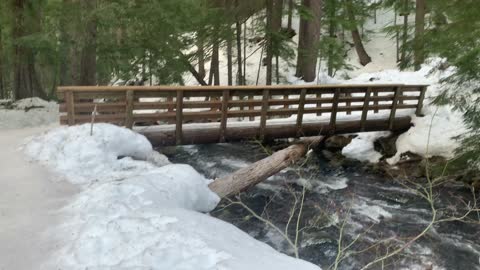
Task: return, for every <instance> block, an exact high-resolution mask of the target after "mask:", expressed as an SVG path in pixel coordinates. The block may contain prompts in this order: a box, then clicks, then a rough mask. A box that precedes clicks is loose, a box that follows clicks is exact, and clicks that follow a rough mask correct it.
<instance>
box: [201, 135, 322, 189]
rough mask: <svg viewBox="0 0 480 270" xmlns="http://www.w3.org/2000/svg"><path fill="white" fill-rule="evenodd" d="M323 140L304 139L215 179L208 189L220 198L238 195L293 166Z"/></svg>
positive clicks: (319, 137) (315, 138)
mask: <svg viewBox="0 0 480 270" xmlns="http://www.w3.org/2000/svg"><path fill="white" fill-rule="evenodd" d="M323 138H324V137H323V136H318V137H309V138H304V139H302V140H300V141H298V142H296V143H295V144H293V145H291V146H289V147H287V148H285V149H283V150H280V151H278V152H275V153H274V154H272V155H271V156H269V157H267V158H264V159H262V160H260V161H257V162H255V163H253V164H252V165H250V166H247V167H245V168H242V169H240V170H238V171H236V172H234V173H232V174H230V175H228V176H226V177H222V178H219V179H216V180H215V181H213V182H212V183H211V184H210V185H209V188H210V189H211V190H212V191H213V192H215V193H217V195H218V196H220V198H224V197H227V196H230V195H234V194H238V193H240V192H242V191H244V190H246V189H248V188H250V187H252V186H255V185H256V184H258V183H260V182H262V181H263V180H265V179H267V178H268V177H270V176H272V175H274V174H276V173H278V172H280V171H281V170H283V169H285V168H286V167H288V166H290V165H292V164H294V163H295V162H297V161H298V160H300V159H301V158H302V157H303V156H305V155H306V154H307V152H308V150H309V149H310V148H313V147H315V146H317V145H318V144H319V143H320V142H321V141H322V140H323Z"/></svg>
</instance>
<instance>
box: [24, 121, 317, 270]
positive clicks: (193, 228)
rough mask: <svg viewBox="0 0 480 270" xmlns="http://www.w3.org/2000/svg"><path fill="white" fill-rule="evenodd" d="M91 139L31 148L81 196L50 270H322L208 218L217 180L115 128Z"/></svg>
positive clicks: (65, 138)
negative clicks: (211, 186)
mask: <svg viewBox="0 0 480 270" xmlns="http://www.w3.org/2000/svg"><path fill="white" fill-rule="evenodd" d="M89 133H90V125H82V126H76V127H70V128H68V127H61V128H58V129H55V130H53V131H50V132H48V133H46V134H43V135H41V136H38V137H36V138H34V139H33V140H32V141H31V142H30V143H29V144H28V145H27V146H26V148H25V151H26V153H28V154H29V155H30V157H32V159H34V160H36V161H39V162H40V163H42V164H44V165H46V166H48V167H50V168H51V169H53V170H55V171H57V172H59V173H61V174H63V175H65V176H66V179H67V180H68V181H71V182H72V183H73V184H77V185H80V187H81V190H82V191H81V192H80V193H79V194H78V195H77V196H75V198H74V199H73V201H72V203H71V204H69V205H68V206H67V207H65V208H64V210H63V211H65V214H66V216H69V217H70V219H69V220H67V221H66V222H65V224H63V225H62V226H61V227H59V228H55V230H53V231H54V233H55V234H59V235H61V236H62V238H64V239H68V240H67V241H66V242H67V243H66V245H65V246H64V247H62V248H61V249H60V250H59V251H58V254H56V256H53V257H52V258H53V259H54V260H52V261H49V262H48V264H47V265H46V268H47V269H48V268H50V267H55V268H67V269H85V268H101V269H118V268H125V267H127V268H149V269H268V268H272V267H273V268H274V269H293V268H295V269H318V267H316V266H314V265H312V264H310V263H307V262H304V261H301V260H297V259H295V258H292V257H288V256H286V255H283V254H281V253H279V252H277V251H275V250H274V249H273V248H271V247H270V246H268V245H266V244H264V243H261V242H259V241H257V240H255V239H253V238H252V237H250V236H249V235H248V234H246V233H244V232H242V231H241V230H239V229H237V228H236V227H234V226H233V225H231V224H228V223H226V222H223V221H220V220H218V219H215V218H213V217H210V216H209V215H208V214H203V213H202V212H208V211H210V210H212V209H214V208H215V207H216V205H217V203H218V202H219V198H218V196H216V194H214V193H213V192H211V191H210V190H209V189H208V186H207V185H208V183H209V182H210V180H208V179H205V178H204V177H203V176H202V175H200V174H199V173H198V172H196V171H195V170H194V169H193V168H192V167H190V166H189V165H181V164H166V163H167V162H166V159H164V158H162V157H161V156H160V154H155V153H156V152H154V151H153V150H152V146H151V145H150V143H149V142H148V141H147V140H146V139H145V138H144V137H143V136H141V135H138V134H136V133H134V132H132V131H130V130H127V129H124V128H120V127H116V126H113V125H108V124H96V125H95V126H94V130H93V136H90V135H89ZM152 157H154V158H152ZM53 231H52V233H53Z"/></svg>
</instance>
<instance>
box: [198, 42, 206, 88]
mask: <svg viewBox="0 0 480 270" xmlns="http://www.w3.org/2000/svg"><path fill="white" fill-rule="evenodd" d="M203 39H204V38H203V34H202V33H198V36H197V58H198V75H199V76H200V77H201V78H202V80H203V78H205V74H206V72H205V48H204V46H205V44H204V40H203Z"/></svg>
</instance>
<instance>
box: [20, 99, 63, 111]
mask: <svg viewBox="0 0 480 270" xmlns="http://www.w3.org/2000/svg"><path fill="white" fill-rule="evenodd" d="M13 106H14V107H15V108H17V109H19V110H25V109H30V108H33V107H38V108H51V109H58V105H57V103H56V102H50V101H45V100H43V99H41V98H38V97H34V98H25V99H21V100H18V101H16V102H14V103H13Z"/></svg>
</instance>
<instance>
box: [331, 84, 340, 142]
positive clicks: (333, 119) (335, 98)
mask: <svg viewBox="0 0 480 270" xmlns="http://www.w3.org/2000/svg"><path fill="white" fill-rule="evenodd" d="M339 98H340V88H337V89H335V94H333V101H332V112H331V115H330V134H335V130H336V122H337V110H338V100H339Z"/></svg>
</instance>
